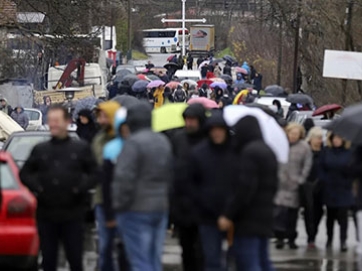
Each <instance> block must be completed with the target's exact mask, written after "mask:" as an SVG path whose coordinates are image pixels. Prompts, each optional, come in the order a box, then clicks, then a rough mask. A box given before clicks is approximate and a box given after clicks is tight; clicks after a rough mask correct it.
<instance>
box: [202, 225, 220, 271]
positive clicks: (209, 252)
mask: <svg viewBox="0 0 362 271" xmlns="http://www.w3.org/2000/svg"><path fill="white" fill-rule="evenodd" d="M199 231H200V238H201V243H202V248H203V252H204V258H205V264H204V265H205V271H225V270H226V258H225V257H224V256H223V251H222V242H223V240H224V236H225V233H223V232H221V231H220V230H219V229H218V228H217V226H216V225H215V226H211V225H201V226H200V227H199Z"/></svg>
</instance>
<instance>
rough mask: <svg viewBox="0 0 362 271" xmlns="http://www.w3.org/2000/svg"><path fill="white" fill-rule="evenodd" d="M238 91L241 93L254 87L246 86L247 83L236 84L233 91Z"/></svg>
mask: <svg viewBox="0 0 362 271" xmlns="http://www.w3.org/2000/svg"><path fill="white" fill-rule="evenodd" d="M235 88H236V89H237V90H238V91H241V90H243V89H250V88H251V89H253V88H254V86H253V85H250V84H246V83H240V84H235V85H233V89H235Z"/></svg>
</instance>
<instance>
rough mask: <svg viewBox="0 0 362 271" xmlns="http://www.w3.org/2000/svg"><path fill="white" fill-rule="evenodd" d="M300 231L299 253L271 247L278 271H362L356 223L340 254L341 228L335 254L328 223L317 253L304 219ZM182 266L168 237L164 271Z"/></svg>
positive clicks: (88, 261)
mask: <svg viewBox="0 0 362 271" xmlns="http://www.w3.org/2000/svg"><path fill="white" fill-rule="evenodd" d="M298 232H299V237H298V240H297V244H298V245H299V246H300V247H299V249H298V250H295V251H291V250H289V249H284V250H276V249H275V248H274V245H273V244H271V249H270V250H271V258H272V261H273V263H274V266H275V269H276V271H319V270H320V271H362V268H359V267H358V257H357V256H356V254H355V252H354V248H355V246H356V238H355V236H356V235H355V228H354V224H353V222H352V220H350V223H349V237H348V246H349V251H348V252H347V253H341V252H340V251H339V244H338V240H339V227H338V226H337V225H336V227H335V240H334V241H335V242H334V246H333V250H332V251H326V250H325V248H324V246H325V243H326V231H325V220H323V221H322V223H321V225H320V232H319V234H318V238H317V249H316V250H312V251H310V250H307V248H306V240H307V238H306V234H305V230H304V224H303V221H302V220H301V219H300V220H299V223H298ZM96 238H97V237H96V234H95V232H94V230H91V229H89V230H88V233H87V239H86V252H85V257H84V263H85V271H96V270H97V268H96V266H97V253H96V252H95V251H96ZM271 242H272V241H271ZM59 260H60V261H59V269H58V271H68V270H69V268H68V266H67V263H66V261H65V259H64V256H63V254H61V256H60V259H59ZM180 263H181V249H180V247H179V246H178V243H177V240H176V239H172V238H170V237H168V238H167V240H166V243H165V249H164V254H163V264H164V270H165V271H181V270H182V269H181V266H180ZM195 271H196V270H195Z"/></svg>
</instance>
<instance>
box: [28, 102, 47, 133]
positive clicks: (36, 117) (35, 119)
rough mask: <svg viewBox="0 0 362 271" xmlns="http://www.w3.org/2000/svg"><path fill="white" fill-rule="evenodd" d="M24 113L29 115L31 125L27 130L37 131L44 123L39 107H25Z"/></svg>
mask: <svg viewBox="0 0 362 271" xmlns="http://www.w3.org/2000/svg"><path fill="white" fill-rule="evenodd" d="M24 113H25V114H27V115H28V118H29V126H28V127H27V128H26V130H27V131H37V130H39V128H40V127H41V126H42V125H43V114H42V113H41V111H40V110H39V109H35V108H24Z"/></svg>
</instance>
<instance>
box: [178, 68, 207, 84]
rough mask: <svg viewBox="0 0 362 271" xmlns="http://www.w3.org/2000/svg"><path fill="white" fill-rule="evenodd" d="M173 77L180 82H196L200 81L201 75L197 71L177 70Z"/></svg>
mask: <svg viewBox="0 0 362 271" xmlns="http://www.w3.org/2000/svg"><path fill="white" fill-rule="evenodd" d="M174 76H175V77H177V78H178V80H180V81H183V80H187V79H188V80H193V81H195V82H197V81H199V80H201V73H200V71H198V70H192V71H191V70H177V71H176V73H175V75H174Z"/></svg>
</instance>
